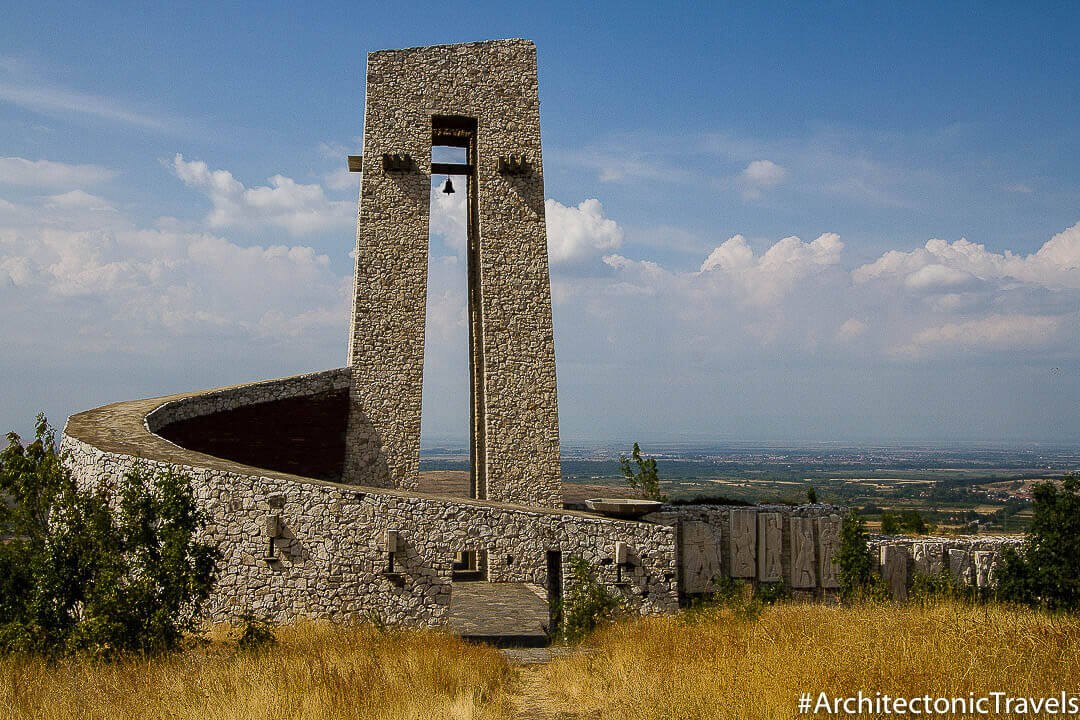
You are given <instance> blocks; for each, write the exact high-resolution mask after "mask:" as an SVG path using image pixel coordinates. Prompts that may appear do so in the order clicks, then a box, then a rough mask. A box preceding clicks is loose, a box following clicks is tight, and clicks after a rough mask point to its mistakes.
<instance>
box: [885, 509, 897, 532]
mask: <svg viewBox="0 0 1080 720" xmlns="http://www.w3.org/2000/svg"><path fill="white" fill-rule="evenodd" d="M881 534H882V535H899V534H900V515H898V514H897V513H894V512H892V511H891V510H882V511H881Z"/></svg>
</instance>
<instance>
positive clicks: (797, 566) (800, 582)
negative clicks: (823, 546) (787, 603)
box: [790, 515, 817, 590]
mask: <svg viewBox="0 0 1080 720" xmlns="http://www.w3.org/2000/svg"><path fill="white" fill-rule="evenodd" d="M790 524H791V587H792V588H793V589H795V590H808V589H812V588H815V587H817V577H816V575H817V573H816V572H815V571H814V565H815V562H814V519H813V518H806V517H796V516H794V515H793V516H792V517H791V520H790Z"/></svg>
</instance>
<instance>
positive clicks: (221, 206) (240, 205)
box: [171, 153, 356, 235]
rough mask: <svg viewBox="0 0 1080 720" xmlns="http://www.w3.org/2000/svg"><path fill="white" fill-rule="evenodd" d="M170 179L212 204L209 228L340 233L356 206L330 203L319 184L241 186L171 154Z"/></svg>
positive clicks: (277, 178) (287, 181)
mask: <svg viewBox="0 0 1080 720" xmlns="http://www.w3.org/2000/svg"><path fill="white" fill-rule="evenodd" d="M171 166H172V169H173V171H174V172H175V173H176V176H177V177H178V178H180V180H181V181H183V182H184V184H185V185H187V186H188V187H191V188H194V189H196V190H199V191H200V192H202V193H203V194H204V195H205V196H206V197H207V198H208V199H209V200H210V202H211V204H212V205H213V209H212V210H211V211H210V213H209V215H207V217H206V221H207V223H209V225H210V227H213V228H223V227H239V228H244V229H253V228H257V227H261V226H274V227H280V228H284V229H285V230H286V231H288V232H289V233H290V234H292V235H305V234H309V233H313V232H320V231H325V230H333V229H344V228H348V227H350V226H351V225H352V224H353V223H355V221H356V219H355V212H356V204H355V202H354V201H349V200H340V201H339V200H330V199H329V198H327V197H326V193H325V192H324V191H323V188H322V186H321V185H318V184H311V185H304V184H301V183H298V182H296V181H295V180H293V179H292V178H288V177H285V176H284V175H274V176H273V177H271V178H270V179H269V180H268V182H269V185H262V186H258V187H250V188H249V187H246V186H245V185H244V184H243V183H241V182H240V181H239V180H237V179H236V178H235V177H233V175H232V173H230V172H229V171H227V170H211V169H210V167H209V166H208V165H207V164H206V163H205V162H202V161H198V160H196V161H191V162H188V161H187V160H184V156H183V155H182V154H180V153H177V154H176V156H175V157H174V158H173V161H172V163H171Z"/></svg>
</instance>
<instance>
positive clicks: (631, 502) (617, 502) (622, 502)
mask: <svg viewBox="0 0 1080 720" xmlns="http://www.w3.org/2000/svg"><path fill="white" fill-rule="evenodd" d="M585 505H587V506H588V508H589V509H590V510H592V511H593V512H598V513H600V514H601V515H608V516H610V517H618V518H639V517H641V516H642V515H647V514H649V513H651V512H655V511H657V510H659V509H660V508H661V507H663V506H664V503H662V502H657V501H656V500H641V499H638V498H592V499H591V500H586V501H585Z"/></svg>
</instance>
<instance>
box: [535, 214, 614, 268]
mask: <svg viewBox="0 0 1080 720" xmlns="http://www.w3.org/2000/svg"><path fill="white" fill-rule="evenodd" d="M544 209H545V213H546V214H547V237H548V257H549V258H550V259H551V262H552V264H557V263H572V262H576V261H580V260H584V259H587V258H594V257H599V256H600V255H602V254H603V253H605V252H608V251H611V250H616V249H618V247H619V246H620V245H622V240H623V231H622V228H620V227H619V225H618V224H617V223H616V222H615V221H614V220H612V219H611V218H608V217H605V216H604V207H603V205H601V204H600V201H599V200H597V199H595V198H590V199H588V200H582V201H581V202H580V203H579V204H578V206H577V207H567V206H566V205H563V204H562V203H559V202H557V201H555V200H551V199H548V200H546V201H545V202H544Z"/></svg>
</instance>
